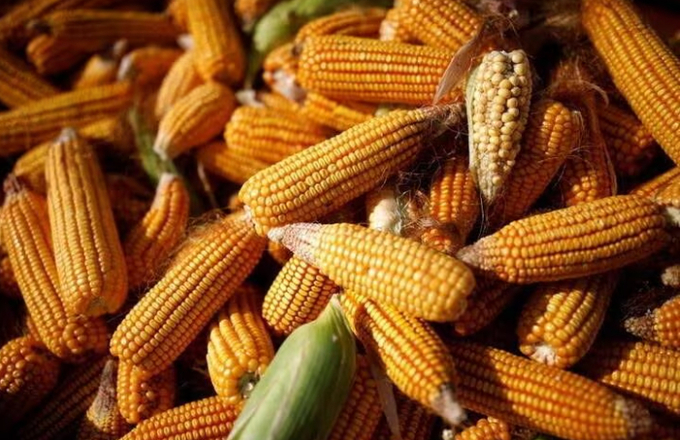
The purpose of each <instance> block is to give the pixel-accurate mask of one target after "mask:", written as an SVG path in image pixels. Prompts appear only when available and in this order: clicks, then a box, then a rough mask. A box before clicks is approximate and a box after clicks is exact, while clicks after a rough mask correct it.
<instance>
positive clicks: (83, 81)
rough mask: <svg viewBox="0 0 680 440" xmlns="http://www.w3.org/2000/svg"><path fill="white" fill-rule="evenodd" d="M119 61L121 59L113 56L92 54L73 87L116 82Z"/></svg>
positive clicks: (84, 87) (79, 87) (83, 87)
mask: <svg viewBox="0 0 680 440" xmlns="http://www.w3.org/2000/svg"><path fill="white" fill-rule="evenodd" d="M119 61H120V60H119V59H117V58H115V57H111V56H105V55H100V54H95V55H92V56H91V57H90V59H88V60H87V63H85V66H84V67H83V70H82V71H81V72H80V73H79V74H78V78H77V79H76V81H75V82H74V84H73V88H74V89H87V88H88V87H97V86H103V85H106V84H111V83H113V82H115V81H116V74H117V73H118V62H119Z"/></svg>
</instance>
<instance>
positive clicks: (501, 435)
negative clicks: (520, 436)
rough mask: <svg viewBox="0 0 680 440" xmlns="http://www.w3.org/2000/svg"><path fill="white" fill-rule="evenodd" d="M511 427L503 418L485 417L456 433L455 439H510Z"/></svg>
mask: <svg viewBox="0 0 680 440" xmlns="http://www.w3.org/2000/svg"><path fill="white" fill-rule="evenodd" d="M511 435H512V432H511V427H510V426H509V425H508V424H507V423H506V422H504V421H503V420H499V419H495V418H493V417H485V418H481V419H479V420H477V423H475V424H474V425H473V426H470V427H469V428H466V429H465V430H463V431H461V433H460V434H457V435H456V437H455V440H511Z"/></svg>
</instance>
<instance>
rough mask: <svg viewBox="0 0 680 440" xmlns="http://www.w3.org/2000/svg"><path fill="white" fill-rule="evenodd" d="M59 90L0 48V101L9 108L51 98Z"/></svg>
mask: <svg viewBox="0 0 680 440" xmlns="http://www.w3.org/2000/svg"><path fill="white" fill-rule="evenodd" d="M58 93H59V90H58V89H57V88H56V87H54V86H53V85H51V84H50V83H49V82H47V81H45V80H44V79H42V78H41V77H40V76H38V75H36V73H35V72H34V71H33V69H31V67H30V66H28V65H26V64H25V63H24V62H23V61H21V60H20V59H18V58H16V57H15V56H14V55H12V54H11V53H10V52H8V51H6V50H5V49H2V48H0V101H1V102H2V103H3V104H5V105H6V106H7V107H9V108H14V107H18V106H21V105H25V104H29V103H30V102H32V101H36V100H39V99H43V98H49V97H50V96H54V95H56V94H58Z"/></svg>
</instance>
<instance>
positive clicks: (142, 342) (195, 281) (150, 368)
mask: <svg viewBox="0 0 680 440" xmlns="http://www.w3.org/2000/svg"><path fill="white" fill-rule="evenodd" d="M266 242H267V241H266V240H265V239H263V238H260V237H258V236H257V234H255V232H254V231H253V230H252V228H251V226H250V225H249V224H248V223H247V222H246V221H245V220H244V219H243V215H242V214H241V213H237V214H233V215H230V216H227V217H225V218H223V219H220V220H218V221H216V222H214V223H211V224H209V225H206V226H205V227H204V228H203V229H201V230H199V231H197V232H196V233H194V234H192V235H190V236H189V237H188V239H187V244H186V245H185V246H183V247H181V248H180V250H179V251H178V253H177V255H176V257H175V258H174V259H173V261H172V262H171V263H170V266H169V267H168V269H167V271H166V272H165V275H164V276H163V278H161V279H160V281H158V283H156V285H155V286H154V287H153V288H152V289H151V290H149V292H147V294H146V295H145V296H144V297H143V298H142V299H141V300H140V301H139V302H138V303H137V305H136V306H135V307H134V308H133V309H132V310H131V311H130V313H128V315H127V316H126V317H125V319H124V320H123V322H121V323H120V325H119V326H118V328H117V329H116V331H115V333H114V334H113V338H112V339H111V353H112V354H114V355H115V356H118V357H119V358H120V359H121V361H124V362H129V363H133V364H135V365H136V366H137V367H139V369H140V370H142V371H143V372H144V373H145V374H146V375H147V376H153V375H154V374H158V373H160V372H161V371H163V370H165V369H166V368H167V367H168V366H169V365H170V364H171V363H172V362H173V361H174V360H175V359H176V358H177V356H179V355H180V353H182V351H183V350H184V349H185V348H186V347H187V345H189V343H190V342H191V341H192V340H193V339H194V338H195V337H196V335H198V333H199V332H200V331H201V328H202V327H203V326H204V325H205V324H207V323H208V322H209V321H210V318H211V317H212V315H213V314H214V313H215V312H217V310H219V308H220V307H221V306H222V305H223V304H224V303H225V302H226V301H227V300H228V299H229V298H230V297H231V296H232V295H233V294H234V292H235V291H236V288H237V287H238V286H239V285H241V283H242V282H243V280H244V279H245V278H246V277H247V276H248V274H249V273H250V271H251V270H252V269H253V267H255V265H256V264H257V262H258V260H259V259H260V256H261V255H262V252H263V251H264V247H265V245H266ZM206 280H210V282H206Z"/></svg>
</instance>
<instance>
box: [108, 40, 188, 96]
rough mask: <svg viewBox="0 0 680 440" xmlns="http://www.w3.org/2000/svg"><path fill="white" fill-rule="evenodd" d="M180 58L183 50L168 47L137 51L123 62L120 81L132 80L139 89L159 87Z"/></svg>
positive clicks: (119, 72) (126, 56)
mask: <svg viewBox="0 0 680 440" xmlns="http://www.w3.org/2000/svg"><path fill="white" fill-rule="evenodd" d="M180 56H182V51H181V50H178V49H174V48H168V47H157V46H146V47H142V48H139V49H135V50H133V51H132V52H130V53H129V54H127V55H125V57H123V59H122V60H121V62H120V69H118V73H117V77H118V80H119V81H125V80H130V81H132V82H134V84H135V86H136V87H139V88H145V87H152V86H158V85H159V84H160V83H161V81H162V80H163V78H164V77H165V75H166V74H167V73H168V71H169V70H170V68H171V67H172V65H173V64H174V63H175V61H177V59H178V58H179V57H180ZM154 107H155V104H154Z"/></svg>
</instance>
